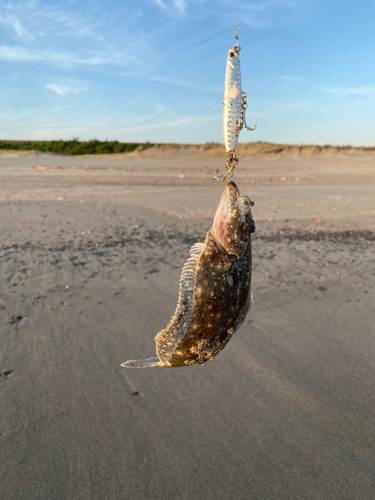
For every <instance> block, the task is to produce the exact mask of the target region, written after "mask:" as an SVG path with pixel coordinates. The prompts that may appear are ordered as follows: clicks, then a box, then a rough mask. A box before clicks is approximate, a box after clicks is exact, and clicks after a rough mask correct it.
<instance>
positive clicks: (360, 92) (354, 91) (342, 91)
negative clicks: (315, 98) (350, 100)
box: [321, 85, 375, 97]
mask: <svg viewBox="0 0 375 500" xmlns="http://www.w3.org/2000/svg"><path fill="white" fill-rule="evenodd" d="M321 90H322V91H323V92H327V93H328V94H336V95H339V96H340V97H348V96H353V95H356V96H369V95H375V86H372V85H367V86H363V87H322V88H321Z"/></svg>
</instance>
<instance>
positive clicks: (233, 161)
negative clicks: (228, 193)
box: [212, 149, 239, 183]
mask: <svg viewBox="0 0 375 500" xmlns="http://www.w3.org/2000/svg"><path fill="white" fill-rule="evenodd" d="M238 163H239V159H238V158H237V155H236V152H235V151H234V150H233V149H232V150H230V151H228V155H227V158H226V160H225V166H226V169H227V172H226V173H225V174H224V175H220V176H218V175H217V173H218V172H219V169H217V170H216V172H215V173H214V178H213V179H212V182H225V181H227V183H228V182H229V181H230V179H231V178H232V177H233V170H234V169H235V167H236V166H237V165H238Z"/></svg>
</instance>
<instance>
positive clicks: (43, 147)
mask: <svg viewBox="0 0 375 500" xmlns="http://www.w3.org/2000/svg"><path fill="white" fill-rule="evenodd" d="M236 151H237V154H238V156H239V157H242V158H268V159H276V158H280V157H290V156H292V157H294V158H298V157H302V158H311V157H322V156H323V157H327V156H336V155H341V156H346V157H353V156H357V155H358V154H360V155H363V154H365V155H366V156H367V155H371V156H372V154H374V153H375V146H373V147H361V146H349V145H346V146H335V145H330V144H326V145H314V144H300V145H298V144H276V143H270V142H262V141H257V142H249V143H240V144H238V146H237V150H236ZM21 152H22V153H25V154H27V153H32V152H34V153H52V154H59V155H67V156H78V155H79V156H82V155H126V156H131V157H134V158H137V157H139V158H150V159H151V158H170V157H185V156H187V157H201V158H218V157H222V156H225V150H224V146H223V145H222V144H219V143H206V144H163V143H160V144H155V143H149V142H146V143H133V142H129V143H128V142H119V141H99V140H91V141H79V140H78V139H72V140H69V141H64V140H56V141H26V140H25V141H11V140H0V154H6V153H9V154H15V153H21Z"/></svg>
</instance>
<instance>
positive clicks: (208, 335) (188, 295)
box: [121, 182, 255, 368]
mask: <svg viewBox="0 0 375 500" xmlns="http://www.w3.org/2000/svg"><path fill="white" fill-rule="evenodd" d="M253 204H254V203H253V202H251V201H250V200H249V198H248V197H247V196H240V193H239V190H238V187H237V186H236V184H235V183H234V182H230V183H229V184H227V185H226V187H225V189H224V192H223V194H222V196H221V199H220V202H219V205H218V208H217V210H216V213H215V217H214V221H213V225H212V228H211V229H210V230H209V231H208V232H207V235H206V239H205V242H204V243H196V244H195V245H194V246H193V247H192V248H191V249H190V257H189V258H188V260H187V261H186V263H185V265H184V266H183V268H182V272H181V278H180V289H179V297H178V303H177V307H176V311H175V313H174V315H173V316H172V318H171V320H170V322H169V324H168V326H167V327H166V328H164V329H163V330H161V331H160V332H159V333H158V334H157V335H156V337H155V343H156V354H157V357H153V358H149V359H142V360H130V361H126V362H125V363H123V364H122V365H121V366H123V367H126V368H147V367H156V366H158V367H178V366H187V365H203V364H204V363H205V362H206V361H208V360H210V359H212V358H213V357H214V356H216V355H217V354H218V353H219V351H221V349H223V348H224V347H225V346H226V344H227V343H228V341H229V340H230V339H231V338H232V336H233V334H234V333H235V332H236V330H238V328H239V327H240V326H241V324H242V323H243V321H244V319H245V317H246V314H247V312H248V310H249V307H250V305H251V300H252V299H251V291H250V286H251V233H253V232H254V231H255V224H254V220H253V217H252V213H251V207H252V206H253Z"/></svg>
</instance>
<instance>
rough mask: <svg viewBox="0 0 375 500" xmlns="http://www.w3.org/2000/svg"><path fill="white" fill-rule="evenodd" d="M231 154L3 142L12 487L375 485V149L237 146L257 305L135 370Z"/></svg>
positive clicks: (130, 494) (174, 492)
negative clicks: (87, 151) (160, 362)
mask: <svg viewBox="0 0 375 500" xmlns="http://www.w3.org/2000/svg"><path fill="white" fill-rule="evenodd" d="M219 153H220V152H216V151H211V150H205V149H204V148H203V147H201V148H199V147H197V148H195V149H194V148H190V149H189V148H183V147H181V148H174V149H173V148H165V149H163V148H160V149H159V150H157V151H156V150H146V151H141V150H140V151H137V152H135V153H131V154H127V155H111V156H109V155H108V156H93V157H92V156H80V157H62V156H53V155H46V154H43V155H42V154H38V155H37V154H31V153H29V154H18V153H7V154H4V153H3V154H1V155H0V408H1V418H0V485H1V487H0V490H1V492H2V493H1V495H0V496H1V498H4V499H5V498H6V499H9V500H10V499H14V500H16V499H17V500H18V499H19V500H37V499H42V500H60V499H61V500H62V499H69V500H70V499H77V500H86V499H87V500H89V499H90V500H93V499H95V500H110V499H111V500H112V499H113V500H119V499H132V500H138V499H139V500H146V499H147V500H149V499H150V500H151V499H152V500H153V499H155V500H156V499H161V498H163V499H168V500H170V499H171V500H172V499H179V500H185V499H186V500H188V499H189V500H191V499H205V500H211V499H212V500H214V499H215V500H217V499H220V500H226V499H228V500H237V499H238V500H243V499H251V500H253V499H254V500H255V499H256V500H258V499H265V500H284V499H285V500H297V499H298V500H299V499H300V500H307V499H314V500H318V499H319V500H331V499H332V500H333V499H334V500H336V499H344V500H356V499H358V500H371V499H373V498H375V418H374V414H375V390H374V377H375V327H374V324H375V309H374V304H375V254H374V244H375V152H369V151H368V152H363V151H359V150H358V151H354V152H353V151H345V150H336V149H334V148H333V149H332V150H328V149H327V150H323V149H321V150H307V149H303V148H301V149H300V150H298V149H294V150H282V151H278V150H277V149H275V150H274V151H271V152H262V151H260V152H259V151H255V152H254V151H247V150H246V148H244V149H243V150H242V153H241V151H240V150H239V152H238V155H239V157H240V158H241V162H240V164H239V167H238V169H237V170H236V171H235V177H234V180H235V181H236V182H237V184H238V187H239V189H240V192H241V194H243V195H244V194H246V195H248V196H249V197H250V198H251V199H252V200H254V202H255V206H254V210H253V215H254V219H255V222H256V227H257V230H256V233H255V234H254V238H253V284H252V291H253V295H254V307H253V309H252V311H251V314H250V316H249V317H248V318H247V319H246V321H245V323H244V324H243V326H242V327H241V328H240V330H239V331H238V332H237V333H236V334H235V335H234V336H233V339H232V340H231V342H230V343H229V344H228V345H227V347H226V348H225V349H224V350H223V351H222V352H221V353H220V354H219V355H218V356H217V357H216V358H215V359H214V360H213V361H211V362H209V363H206V364H205V366H204V367H200V366H192V367H187V368H179V369H149V370H126V369H124V368H121V366H120V365H121V363H122V362H124V361H126V360H128V359H138V358H146V357H151V356H154V355H155V343H154V336H155V335H156V333H157V332H158V331H159V330H161V329H162V328H164V327H165V326H166V325H167V323H168V321H169V319H170V317H171V315H172V314H173V313H174V310H175V306H176V302H177V293H178V282H179V275H180V271H181V268H182V266H183V264H184V262H185V260H186V258H187V257H188V251H189V248H190V247H191V245H193V244H194V243H195V242H196V241H203V239H204V237H205V233H206V231H207V230H208V229H209V228H210V225H211V223H212V218H213V215H214V212H215V209H216V206H217V203H218V200H219V198H220V195H221V192H222V185H220V184H219V183H211V179H212V177H213V173H214V171H215V170H216V169H217V168H219V169H220V173H223V164H224V161H223V158H224V155H222V156H221V157H220V154H219ZM241 154H242V156H241Z"/></svg>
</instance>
